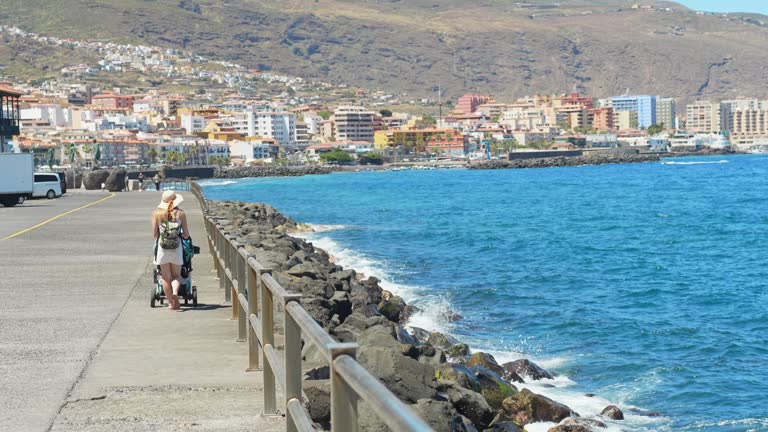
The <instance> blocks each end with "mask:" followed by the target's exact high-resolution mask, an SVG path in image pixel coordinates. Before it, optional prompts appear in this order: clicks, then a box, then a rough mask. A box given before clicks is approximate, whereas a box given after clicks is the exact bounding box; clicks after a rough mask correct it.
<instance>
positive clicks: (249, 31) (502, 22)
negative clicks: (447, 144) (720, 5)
mask: <svg viewBox="0 0 768 432" xmlns="http://www.w3.org/2000/svg"><path fill="white" fill-rule="evenodd" d="M527 3H528V4H534V5H538V7H521V6H520V3H517V2H516V1H512V0H482V1H476V2H465V1H460V0H429V1H427V0H369V1H360V0H120V1H118V0H57V1H56V2H53V1H51V0H5V1H3V2H2V3H0V24H5V25H16V26H19V27H21V28H24V29H26V30H31V31H34V32H37V33H41V34H50V35H56V36H68V37H73V38H78V39H86V38H92V39H93V38H99V39H110V40H116V41H127V42H132V43H146V44H153V45H160V46H168V47H182V48H186V49H190V50H193V51H194V52H196V53H198V54H202V55H206V56H210V57H218V58H223V59H230V60H235V61H237V62H238V63H241V64H243V65H247V66H257V67H260V68H261V69H264V70H269V69H271V70H273V71H278V72H281V73H287V74H291V75H296V76H302V77H306V78H316V79H323V80H328V81H333V82H344V83H348V84H351V85H356V86H361V87H365V88H381V89H386V90H388V91H393V92H408V93H409V94H413V95H420V96H424V95H426V96H434V95H435V94H436V90H437V86H438V85H440V86H441V87H442V88H443V89H444V94H446V95H448V96H456V95H458V94H461V93H464V92H466V91H478V92H487V93H493V94H495V95H497V96H498V97H499V98H500V99H501V98H509V97H513V96H520V95H524V94H530V93H533V92H550V91H552V92H555V91H557V92H563V91H569V90H572V89H578V90H581V91H585V92H590V93H592V94H594V95H596V96H599V97H600V96H609V95H612V94H617V93H623V92H624V91H626V90H627V89H628V90H629V91H630V92H633V93H651V92H652V93H661V94H666V95H670V96H676V97H680V98H683V99H684V100H689V99H691V98H696V97H714V98H719V97H729V96H738V95H761V96H768V95H766V94H765V93H766V90H765V89H764V87H763V85H762V80H761V78H762V77H764V76H766V72H767V71H768V58H766V57H765V55H764V47H765V46H768V28H765V27H763V26H761V25H759V24H756V23H757V22H758V21H757V20H755V19H754V17H752V18H750V20H751V21H752V22H754V23H749V22H746V21H745V18H744V17H738V16H735V15H734V16H730V17H722V16H713V15H698V14H696V13H694V12H692V11H690V10H688V9H686V8H684V7H683V6H680V5H678V4H676V3H672V2H652V1H645V2H641V3H642V4H647V5H655V6H657V7H671V8H673V11H640V10H632V9H631V5H632V3H634V2H633V1H624V0H559V1H558V2H556V3H557V4H553V5H552V7H551V8H547V6H545V3H554V2H544V1H534V0H530V1H528V2H527ZM2 43H3V42H2V41H0V44H2ZM15 61H16V59H15V58H11V59H10V63H11V65H12V64H13V63H14V62H15ZM0 64H2V63H0Z"/></svg>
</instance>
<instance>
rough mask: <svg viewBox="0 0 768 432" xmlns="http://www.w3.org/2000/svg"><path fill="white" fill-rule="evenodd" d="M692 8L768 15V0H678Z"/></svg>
mask: <svg viewBox="0 0 768 432" xmlns="http://www.w3.org/2000/svg"><path fill="white" fill-rule="evenodd" d="M677 2H678V3H682V4H684V5H686V6H688V7H689V8H691V9H695V10H703V11H711V12H758V13H762V14H766V15H768V1H766V0H677Z"/></svg>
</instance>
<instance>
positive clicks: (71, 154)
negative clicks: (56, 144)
mask: <svg viewBox="0 0 768 432" xmlns="http://www.w3.org/2000/svg"><path fill="white" fill-rule="evenodd" d="M67 157H68V158H69V164H70V165H72V166H74V165H75V163H76V162H77V146H75V143H71V144H70V145H69V147H68V148H67Z"/></svg>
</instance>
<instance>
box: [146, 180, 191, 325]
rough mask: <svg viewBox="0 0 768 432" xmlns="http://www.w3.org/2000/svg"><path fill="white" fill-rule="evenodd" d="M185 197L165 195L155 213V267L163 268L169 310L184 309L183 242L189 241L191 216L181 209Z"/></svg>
mask: <svg viewBox="0 0 768 432" xmlns="http://www.w3.org/2000/svg"><path fill="white" fill-rule="evenodd" d="M182 201H184V197H182V196H181V195H179V194H177V193H175V192H174V191H172V190H167V191H165V192H163V197H162V201H160V204H158V206H157V208H156V209H155V211H154V212H153V213H152V236H153V237H154V239H155V244H156V246H157V252H156V253H155V265H159V266H160V276H161V279H162V284H163V292H164V293H165V298H166V299H168V309H170V310H181V305H180V304H179V287H181V282H182V281H181V266H182V265H183V264H184V249H183V245H182V243H181V239H182V238H184V239H188V238H189V227H188V226H187V216H186V215H185V214H184V211H183V210H181V209H180V208H179V204H181V202H182Z"/></svg>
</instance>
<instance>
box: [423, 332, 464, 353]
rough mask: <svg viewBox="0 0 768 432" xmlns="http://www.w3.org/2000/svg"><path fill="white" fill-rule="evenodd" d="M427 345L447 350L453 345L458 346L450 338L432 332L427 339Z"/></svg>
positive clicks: (456, 341)
mask: <svg viewBox="0 0 768 432" xmlns="http://www.w3.org/2000/svg"><path fill="white" fill-rule="evenodd" d="M427 343H429V344H430V345H432V346H434V347H437V348H442V349H444V350H449V349H451V348H452V347H453V346H454V345H456V344H458V343H459V341H458V340H456V338H454V337H452V336H448V335H444V334H442V333H440V332H434V333H432V334H431V335H430V336H429V339H427Z"/></svg>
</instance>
